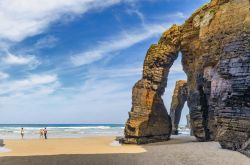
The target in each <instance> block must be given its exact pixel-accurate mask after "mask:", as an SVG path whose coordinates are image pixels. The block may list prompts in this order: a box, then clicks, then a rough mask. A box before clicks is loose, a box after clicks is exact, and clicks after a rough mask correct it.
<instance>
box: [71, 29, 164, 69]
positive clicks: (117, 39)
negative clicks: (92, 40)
mask: <svg viewBox="0 0 250 165" xmlns="http://www.w3.org/2000/svg"><path fill="white" fill-rule="evenodd" d="M165 29H166V26H163V25H147V26H144V27H140V28H138V29H136V30H134V31H130V32H123V33H120V34H118V35H117V36H114V37H113V38H111V39H110V40H107V41H103V42H100V44H99V45H97V46H96V47H95V48H93V49H92V50H90V51H85V52H82V53H79V54H76V55H73V56H72V57H71V62H72V63H73V64H74V65H75V66H81V65H86V64H90V63H93V62H95V61H97V60H100V59H102V58H104V57H105V56H106V55H108V54H111V53H114V52H116V51H119V50H122V49H126V48H128V47H130V46H133V45H135V44H137V43H139V42H142V41H144V40H146V39H149V38H151V37H154V36H157V35H159V34H161V33H163V32H164V30H165Z"/></svg>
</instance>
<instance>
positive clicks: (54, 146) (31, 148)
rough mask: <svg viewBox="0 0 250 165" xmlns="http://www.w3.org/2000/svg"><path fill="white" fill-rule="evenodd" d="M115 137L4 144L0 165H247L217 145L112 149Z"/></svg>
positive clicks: (182, 140)
mask: <svg viewBox="0 0 250 165" xmlns="http://www.w3.org/2000/svg"><path fill="white" fill-rule="evenodd" d="M114 141H115V136H102V137H91V138H90V137H84V138H73V139H72V138H64V139H47V140H44V139H33V140H30V139H27V140H5V142H4V143H5V144H6V145H5V147H6V148H8V149H11V150H12V151H11V152H6V153H0V164H1V165H27V163H29V165H33V164H34V165H44V164H48V165H54V164H55V165H56V164H60V165H69V164H72V165H85V164H86V165H95V164H96V165H100V164H101V165H102V164H105V165H128V164H131V165H137V164H143V165H152V164H157V165H211V164H212V165H235V164H239V165H249V164H250V159H249V158H248V157H246V156H245V155H243V154H241V153H239V152H235V151H230V150H225V149H221V147H220V145H219V143H218V142H202V143H201V142H197V141H196V140H195V138H194V137H192V136H171V140H169V141H166V142H159V143H152V144H145V145H133V144H126V145H121V146H112V144H111V143H112V142H114Z"/></svg>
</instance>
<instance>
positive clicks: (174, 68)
mask: <svg viewBox="0 0 250 165" xmlns="http://www.w3.org/2000/svg"><path fill="white" fill-rule="evenodd" d="M170 72H171V73H172V74H174V73H184V71H183V66H182V64H181V63H177V64H175V65H173V66H172V67H171V68H170Z"/></svg>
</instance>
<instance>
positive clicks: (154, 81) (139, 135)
mask: <svg viewBox="0 0 250 165" xmlns="http://www.w3.org/2000/svg"><path fill="white" fill-rule="evenodd" d="M179 45H180V27H178V26H177V25H174V26H173V27H172V28H170V29H169V30H168V31H166V32H165V33H164V34H163V36H162V37H161V39H160V41H159V43H158V44H156V45H152V46H151V47H150V48H149V50H148V52H147V55H146V58H145V61H144V65H143V77H142V79H141V80H139V81H138V82H137V83H136V84H135V86H134V87H133V97H132V110H131V112H130V113H129V119H128V121H127V124H126V127H125V136H126V138H125V141H124V142H126V143H138V144H140V143H148V142H154V141H161V140H168V139H169V137H170V134H171V129H172V126H171V119H170V117H169V115H168V113H167V110H166V108H165V106H164V103H163V100H162V98H161V96H162V95H163V94H164V91H165V88H166V86H167V76H168V73H169V69H170V67H171V66H172V65H173V62H174V61H175V60H176V58H177V56H178V52H179Z"/></svg>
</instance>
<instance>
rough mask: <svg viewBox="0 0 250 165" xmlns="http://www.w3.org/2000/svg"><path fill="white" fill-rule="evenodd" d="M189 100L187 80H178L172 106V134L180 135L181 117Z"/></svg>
mask: <svg viewBox="0 0 250 165" xmlns="http://www.w3.org/2000/svg"><path fill="white" fill-rule="evenodd" d="M186 101H187V81H186V80H179V81H176V84H175V89H174V94H173V96H172V103H171V108H170V117H171V120H172V134H173V135H178V126H179V122H180V119H181V112H182V109H183V106H184V104H185V102H186Z"/></svg>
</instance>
